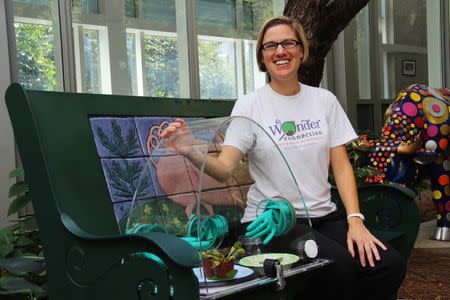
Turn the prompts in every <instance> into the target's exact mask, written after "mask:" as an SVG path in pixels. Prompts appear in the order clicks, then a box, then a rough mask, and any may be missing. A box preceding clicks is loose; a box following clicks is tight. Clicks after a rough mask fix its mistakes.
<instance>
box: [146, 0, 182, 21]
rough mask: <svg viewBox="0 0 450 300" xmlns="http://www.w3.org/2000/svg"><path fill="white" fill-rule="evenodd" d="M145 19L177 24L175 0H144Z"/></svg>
mask: <svg viewBox="0 0 450 300" xmlns="http://www.w3.org/2000/svg"><path fill="white" fill-rule="evenodd" d="M143 8H144V11H143V15H144V19H148V20H151V21H153V22H163V23H165V24H176V23H175V22H176V21H175V20H176V15H175V0H145V1H143Z"/></svg>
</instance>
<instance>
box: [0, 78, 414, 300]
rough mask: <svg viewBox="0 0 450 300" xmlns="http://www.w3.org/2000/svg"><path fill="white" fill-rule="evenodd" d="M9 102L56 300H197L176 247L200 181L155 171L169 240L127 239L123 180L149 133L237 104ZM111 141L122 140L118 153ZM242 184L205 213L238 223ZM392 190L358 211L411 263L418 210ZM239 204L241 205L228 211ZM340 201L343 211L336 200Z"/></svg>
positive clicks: (226, 187) (187, 264)
mask: <svg viewBox="0 0 450 300" xmlns="http://www.w3.org/2000/svg"><path fill="white" fill-rule="evenodd" d="M5 98H6V103H7V107H8V111H9V114H10V117H11V122H12V125H13V129H14V134H15V137H16V141H17V145H18V149H19V152H20V156H21V159H22V162H23V166H24V169H25V172H26V174H27V182H28V184H29V187H30V192H31V195H32V199H33V207H34V210H35V213H36V218H37V220H38V224H39V229H40V236H41V239H42V242H43V245H44V253H45V260H46V265H47V268H48V278H49V282H48V288H49V296H50V299H77V300H78V299H167V298H169V296H170V295H171V297H173V299H197V298H199V297H200V294H199V288H198V282H197V279H196V277H195V275H194V274H193V272H192V268H193V267H195V266H197V265H198V263H199V261H198V255H197V253H196V252H195V251H194V250H193V248H192V247H191V246H190V245H189V244H187V243H186V242H184V241H182V240H181V239H179V238H177V237H176V235H177V234H180V233H181V231H182V229H183V226H181V225H180V224H185V222H186V221H187V216H188V214H189V209H190V203H192V201H191V200H186V199H192V197H193V193H194V191H193V190H192V186H193V185H192V184H191V185H189V184H186V182H184V181H185V180H186V181H190V182H191V183H192V181H193V180H195V174H194V173H195V172H193V170H190V169H189V168H188V167H187V168H186V169H183V171H182V172H177V173H176V174H173V175H174V176H176V178H178V179H177V180H176V182H177V183H179V184H177V185H176V186H173V185H172V186H171V185H170V183H169V184H166V183H162V182H159V181H158V180H157V179H156V178H157V176H155V174H157V172H158V170H156V169H157V166H156V164H155V165H154V167H155V168H154V170H151V169H150V170H149V171H148V172H149V174H148V177H149V180H150V182H151V186H153V190H152V189H150V190H147V191H144V194H145V193H148V194H149V195H159V194H161V193H162V194H164V196H167V197H165V198H164V199H163V200H161V201H160V202H158V203H157V204H156V205H157V207H151V208H150V210H149V211H150V212H156V213H149V215H150V217H153V218H159V219H161V220H162V222H163V223H165V224H169V225H170V226H167V228H170V230H169V231H170V232H169V233H161V232H153V233H150V234H148V235H147V236H145V237H144V236H140V235H125V234H124V231H125V224H126V219H127V214H128V212H129V209H130V207H131V198H132V195H133V188H132V187H131V188H130V186H133V180H134V179H135V178H134V179H133V176H131V177H130V176H128V177H127V176H125V175H126V174H125V173H127V172H126V171H127V168H131V169H133V168H135V169H136V168H137V169H139V168H140V167H142V166H143V163H142V162H143V161H148V160H149V151H151V148H152V147H153V146H154V145H155V144H154V140H152V138H151V136H152V128H153V129H155V130H158V128H160V126H161V124H162V123H164V122H167V121H170V120H171V118H173V117H183V118H211V117H220V116H227V115H229V113H230V112H231V109H232V107H233V102H231V101H211V100H186V99H184V100H183V99H157V98H149V97H133V96H118V95H92V94H71V93H59V92H42V91H29V90H26V91H25V90H23V89H22V87H21V86H20V85H19V84H12V85H11V86H10V87H9V88H8V90H7V92H6V96H5ZM153 136H155V135H154V134H153ZM114 138H116V140H115V141H116V142H117V140H120V139H121V138H122V139H123V140H122V141H120V143H119V144H121V145H122V146H121V147H116V146H117V145H115V143H114ZM116 144H117V143H116ZM172 163H174V162H172ZM175 163H176V162H175ZM170 164H171V163H170V162H169V164H168V165H169V166H170ZM147 165H148V164H147ZM150 165H151V164H150ZM163 169H165V170H167V169H169V170H170V168H163ZM155 172H156V173H155ZM240 175H241V176H239V177H240V178H234V179H233V180H232V182H227V183H226V184H222V185H220V184H216V183H214V182H210V191H209V192H211V193H212V194H214V196H215V197H218V196H219V197H222V198H223V199H224V203H225V205H223V206H220V205H219V206H214V207H213V206H211V207H209V206H208V205H206V206H205V207H204V210H205V212H207V213H211V212H212V211H214V212H216V213H220V214H224V215H227V214H228V215H229V218H230V219H232V218H233V217H234V219H235V221H236V222H238V221H239V218H240V215H241V213H242V209H243V206H242V205H241V204H240V203H242V202H245V195H246V189H247V188H248V185H249V184H250V183H251V181H250V179H249V176H248V173H247V171H246V170H245V169H243V170H242V172H241V173H240ZM125 177H126V178H128V179H129V180H130V182H127V184H125V185H124V184H123V183H122V182H121V181H120V180H118V179H117V178H119V179H120V178H122V179H123V178H125ZM130 178H131V179H130ZM183 178H185V180H183ZM389 188H390V189H391V191H390V192H387V193H386V192H384V191H379V190H378V188H377V187H368V192H366V191H365V190H362V193H361V194H360V197H361V207H362V210H363V212H364V214H365V215H366V217H367V220H368V221H367V223H368V224H369V226H370V227H371V229H372V230H375V231H377V232H379V233H380V235H381V236H382V239H384V240H387V241H392V242H394V246H395V247H396V248H397V249H399V251H400V252H401V253H402V254H403V255H404V256H405V257H406V258H407V257H408V256H409V253H410V251H411V249H412V247H413V244H414V241H415V238H416V236H417V231H418V224H419V217H418V210H417V207H416V206H415V203H414V201H413V198H412V197H411V195H410V194H408V192H407V191H406V190H401V188H398V187H389ZM372 189H375V190H372ZM405 191H406V192H405ZM147 196H148V195H147ZM143 197H144V198H145V197H146V196H145V195H143ZM235 197H237V198H239V199H240V200H242V201H237V202H233V203H234V204H231V205H230V204H229V199H230V198H235ZM194 199H195V198H194ZM333 199H334V200H335V201H337V203H339V201H338V200H337V199H338V196H337V193H336V191H333ZM142 252H149V253H153V254H155V255H157V256H158V257H160V258H161V259H162V260H163V262H164V264H165V267H163V266H161V264H159V263H155V261H153V260H150V259H146V257H144V256H142V255H137V254H139V253H142ZM319 271H320V270H319ZM292 280H294V279H289V280H288V286H287V288H286V289H285V290H284V291H281V292H275V291H273V290H272V289H270V288H269V287H265V288H261V289H258V290H252V291H249V292H246V293H244V294H242V295H241V297H247V296H248V295H249V293H251V296H252V297H256V296H258V297H260V298H261V299H262V298H271V297H276V296H277V297H281V298H283V297H285V293H287V291H289V286H295V285H296V284H295V283H294V284H291V285H290V281H292ZM155 287H157V289H156V288H155ZM231 298H233V299H236V298H237V296H236V295H235V296H231Z"/></svg>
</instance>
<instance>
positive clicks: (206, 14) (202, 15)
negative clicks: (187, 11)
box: [197, 0, 236, 29]
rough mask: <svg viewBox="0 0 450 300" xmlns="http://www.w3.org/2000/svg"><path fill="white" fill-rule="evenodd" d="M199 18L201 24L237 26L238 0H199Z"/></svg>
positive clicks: (226, 26) (232, 27)
mask: <svg viewBox="0 0 450 300" xmlns="http://www.w3.org/2000/svg"><path fill="white" fill-rule="evenodd" d="M197 20H198V23H199V24H200V25H212V26H223V27H225V28H231V29H234V28H236V0H198V1H197Z"/></svg>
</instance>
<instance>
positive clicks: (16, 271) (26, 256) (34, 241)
mask: <svg viewBox="0 0 450 300" xmlns="http://www.w3.org/2000/svg"><path fill="white" fill-rule="evenodd" d="M21 175H24V172H23V169H20V168H19V169H14V170H12V171H11V172H10V174H9V177H10V178H15V177H18V176H21ZM9 195H10V197H16V198H15V199H14V200H13V202H12V203H11V204H10V206H9V208H8V215H10V214H13V213H16V212H18V211H19V210H20V209H21V208H22V207H24V206H25V205H27V204H28V203H29V202H30V201H31V197H30V196H29V194H28V186H27V184H26V183H25V182H24V181H18V182H17V183H15V184H13V185H12V186H11V187H10V189H9ZM46 282H47V272H46V268H45V263H44V258H43V250H42V243H41V241H40V238H39V232H38V227H37V222H36V219H35V217H28V218H26V219H24V220H20V221H18V223H17V224H13V225H9V226H7V227H5V228H2V229H0V298H1V297H2V295H18V294H23V295H25V296H26V297H27V298H28V299H39V298H42V297H45V296H46V295H47V292H46V289H45V284H46Z"/></svg>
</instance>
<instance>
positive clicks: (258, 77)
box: [244, 41, 266, 93]
mask: <svg viewBox="0 0 450 300" xmlns="http://www.w3.org/2000/svg"><path fill="white" fill-rule="evenodd" d="M255 48H256V42H255V41H244V53H245V57H244V61H245V63H244V68H245V93H250V92H253V91H254V90H256V89H257V88H259V87H262V86H263V85H264V84H266V75H265V73H263V72H261V71H259V69H258V64H257V63H256V55H255V53H256V50H255Z"/></svg>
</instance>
